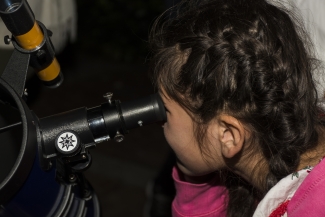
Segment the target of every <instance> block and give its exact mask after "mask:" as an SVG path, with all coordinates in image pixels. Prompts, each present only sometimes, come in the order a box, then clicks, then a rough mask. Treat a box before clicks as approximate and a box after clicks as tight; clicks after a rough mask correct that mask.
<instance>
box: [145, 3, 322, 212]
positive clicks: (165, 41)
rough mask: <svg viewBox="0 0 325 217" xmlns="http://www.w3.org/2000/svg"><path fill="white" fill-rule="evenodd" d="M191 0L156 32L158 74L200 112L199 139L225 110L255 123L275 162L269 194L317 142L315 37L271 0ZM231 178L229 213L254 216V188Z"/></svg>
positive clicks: (197, 117) (268, 181) (260, 140)
mask: <svg viewBox="0 0 325 217" xmlns="http://www.w3.org/2000/svg"><path fill="white" fill-rule="evenodd" d="M184 2H185V3H184ZM184 2H183V3H182V4H180V5H179V6H178V7H177V8H175V11H176V13H174V14H173V13H172V12H171V11H168V12H166V13H165V15H166V16H162V17H160V18H159V19H158V21H157V22H156V23H155V25H154V28H153V31H152V32H151V41H150V43H151V46H152V50H153V52H154V56H153V59H152V64H153V67H152V77H153V81H154V83H155V84H156V86H157V87H158V88H163V89H164V90H165V91H166V93H167V94H168V96H169V97H171V98H172V99H174V100H175V101H177V102H178V103H179V104H180V105H182V106H184V107H185V108H187V109H188V110H189V111H190V112H191V113H192V114H193V116H194V117H195V120H196V121H197V123H198V126H199V127H198V132H200V133H197V137H198V141H202V140H203V139H204V138H203V137H204V134H202V133H201V132H202V131H204V129H205V128H204V126H205V125H206V124H207V123H209V121H211V120H212V119H213V118H214V117H216V116H217V115H218V114H220V113H222V112H226V113H228V114H231V115H233V116H234V117H236V118H237V119H239V120H241V121H242V122H243V123H245V125H246V126H248V127H249V129H250V131H251V132H252V133H253V136H254V138H255V140H256V141H257V144H258V145H259V148H260V149H261V151H262V152H263V154H264V157H265V158H266V159H267V161H268V167H269V171H270V172H269V174H268V176H267V179H266V180H265V183H264V185H265V189H264V192H261V193H262V195H264V194H265V193H266V192H267V191H268V190H269V189H270V188H271V187H272V186H274V185H275V184H276V183H277V182H278V181H279V180H280V179H281V178H283V177H285V176H286V175H288V174H290V173H292V172H293V171H295V170H296V169H297V167H298V165H299V161H300V155H301V154H302V153H304V152H306V150H309V149H311V148H313V147H315V146H316V145H317V142H318V133H317V131H316V127H315V126H317V124H318V119H317V106H316V105H317V93H316V89H315V84H314V82H313V79H312V71H313V70H314V68H315V66H316V65H317V64H315V60H314V59H313V58H312V56H311V49H310V44H309V43H308V37H307V36H306V34H305V32H304V30H303V28H301V27H299V26H298V25H297V22H298V21H296V19H295V18H294V16H293V15H289V12H288V11H286V9H284V7H276V6H275V5H273V4H269V3H268V2H267V1H265V0H211V1H184ZM200 126H202V127H200ZM200 129H201V130H200ZM229 177H230V178H227V179H226V182H228V184H227V186H228V187H229V192H230V196H229V204H228V216H236V217H237V216H251V215H252V213H253V212H254V209H255V205H256V203H255V202H256V200H255V199H256V194H254V190H253V189H252V188H251V187H250V185H249V184H247V183H245V182H244V181H242V180H240V178H238V177H234V178H231V177H233V175H231V176H229Z"/></svg>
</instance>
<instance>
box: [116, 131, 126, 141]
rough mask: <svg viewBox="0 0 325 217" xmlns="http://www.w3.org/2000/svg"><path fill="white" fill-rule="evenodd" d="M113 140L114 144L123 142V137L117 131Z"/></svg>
mask: <svg viewBox="0 0 325 217" xmlns="http://www.w3.org/2000/svg"><path fill="white" fill-rule="evenodd" d="M114 140H115V141H116V142H122V141H123V140H124V136H123V135H122V134H120V132H119V131H117V132H116V135H115V136H114Z"/></svg>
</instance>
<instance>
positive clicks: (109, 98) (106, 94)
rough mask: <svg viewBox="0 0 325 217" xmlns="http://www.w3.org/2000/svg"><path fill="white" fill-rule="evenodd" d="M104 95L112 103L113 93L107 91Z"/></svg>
mask: <svg viewBox="0 0 325 217" xmlns="http://www.w3.org/2000/svg"><path fill="white" fill-rule="evenodd" d="M103 97H104V98H105V99H107V100H108V102H109V103H111V100H112V97H113V93H111V92H108V93H105V94H104V96H103Z"/></svg>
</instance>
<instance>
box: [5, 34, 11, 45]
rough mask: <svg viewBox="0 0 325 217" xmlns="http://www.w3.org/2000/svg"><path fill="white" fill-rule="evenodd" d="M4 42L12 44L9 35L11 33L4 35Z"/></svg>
mask: <svg viewBox="0 0 325 217" xmlns="http://www.w3.org/2000/svg"><path fill="white" fill-rule="evenodd" d="M4 42H5V44H10V42H11V38H10V37H9V35H6V36H5V37H4Z"/></svg>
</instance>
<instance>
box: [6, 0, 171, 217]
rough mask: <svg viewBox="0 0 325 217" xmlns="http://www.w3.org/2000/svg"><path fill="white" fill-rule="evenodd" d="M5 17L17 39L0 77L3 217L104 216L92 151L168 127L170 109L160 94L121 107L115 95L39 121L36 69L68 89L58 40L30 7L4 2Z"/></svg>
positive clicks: (18, 0)
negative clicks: (89, 174)
mask: <svg viewBox="0 0 325 217" xmlns="http://www.w3.org/2000/svg"><path fill="white" fill-rule="evenodd" d="M0 16H1V18H2V20H3V22H4V23H5V25H6V27H7V28H8V30H9V31H10V32H11V33H12V35H11V36H4V41H5V42H6V43H7V44H8V45H9V44H12V45H13V47H14V50H13V53H12V55H11V57H10V59H9V61H8V63H7V65H6V67H5V69H4V71H3V72H2V75H1V77H0V114H1V117H0V139H1V140H0V141H1V146H0V147H1V149H2V151H0V152H1V153H0V160H1V162H5V163H2V166H1V168H0V205H1V206H0V216H9V217H16V216H17V217H25V216H26V217H27V216H33V217H38V216H42V217H43V216H46V217H52V216H53V217H54V216H55V217H56V216H58V217H59V216H60V217H61V216H67V217H70V216H71V217H72V216H73V217H75V216H80V217H81V216H82V217H99V216H100V208H99V202H98V199H97V197H96V193H95V192H94V191H93V189H92V187H91V185H90V184H89V183H88V182H87V180H86V179H85V177H84V176H83V174H82V172H83V171H84V170H86V169H87V168H89V167H90V166H91V161H92V157H91V154H90V152H89V149H91V148H94V147H96V145H97V144H99V143H102V142H103V141H108V140H114V141H116V142H122V141H123V139H124V137H125V136H126V134H127V133H128V132H129V131H130V130H132V129H134V128H137V127H141V126H145V125H148V124H152V123H156V122H164V121H166V112H165V108H164V105H163V102H162V100H161V98H160V96H159V95H158V94H152V95H149V96H145V97H143V98H140V99H132V100H130V101H126V102H120V101H119V100H114V99H113V94H112V93H110V92H108V93H105V94H104V95H103V96H104V102H103V103H102V104H101V105H99V106H96V107H93V108H86V107H82V108H77V109H74V110H71V111H67V112H63V113H60V114H55V115H51V116H49V117H45V118H39V117H38V116H37V114H35V113H34V112H33V111H31V110H30V109H29V108H28V106H27V104H26V102H25V99H26V97H27V96H26V93H25V82H26V75H27V70H28V68H29V67H32V68H34V69H35V71H36V72H37V75H38V77H39V78H40V80H41V81H42V83H43V84H44V85H45V86H47V87H50V88H59V86H60V84H61V83H62V82H63V73H62V72H61V69H60V65H59V63H58V61H57V60H56V58H55V52H54V47H53V45H52V43H51V40H50V36H51V35H52V33H51V32H50V31H49V30H47V29H46V27H45V26H44V25H43V24H42V23H41V22H39V21H37V20H35V17H34V15H33V12H32V10H31V8H30V7H29V5H28V3H27V1H25V0H0Z"/></svg>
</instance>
